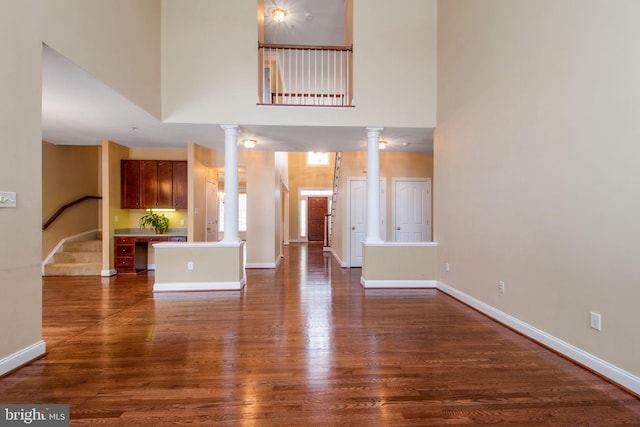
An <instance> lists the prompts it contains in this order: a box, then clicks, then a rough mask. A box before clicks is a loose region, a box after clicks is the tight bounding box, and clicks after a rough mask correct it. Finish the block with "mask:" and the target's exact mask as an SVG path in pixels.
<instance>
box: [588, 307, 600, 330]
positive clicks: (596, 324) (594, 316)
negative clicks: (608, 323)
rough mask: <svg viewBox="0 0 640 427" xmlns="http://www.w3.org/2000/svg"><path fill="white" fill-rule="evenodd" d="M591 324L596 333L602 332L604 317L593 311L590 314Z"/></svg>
mask: <svg viewBox="0 0 640 427" xmlns="http://www.w3.org/2000/svg"><path fill="white" fill-rule="evenodd" d="M589 324H590V325H591V327H592V328H593V329H595V330H596V331H600V330H602V316H600V314H599V313H594V312H593V311H592V312H591V313H589Z"/></svg>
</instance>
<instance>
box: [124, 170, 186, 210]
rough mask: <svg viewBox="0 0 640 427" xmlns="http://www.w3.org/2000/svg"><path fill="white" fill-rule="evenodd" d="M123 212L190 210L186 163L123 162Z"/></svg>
mask: <svg viewBox="0 0 640 427" xmlns="http://www.w3.org/2000/svg"><path fill="white" fill-rule="evenodd" d="M120 200H121V202H120V207H121V208H122V209H159V208H169V209H170V208H173V209H187V162H186V161H173V160H122V161H121V199H120Z"/></svg>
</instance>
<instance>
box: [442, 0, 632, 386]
mask: <svg viewBox="0 0 640 427" xmlns="http://www.w3.org/2000/svg"><path fill="white" fill-rule="evenodd" d="M637 16H640V3H638V2H636V1H616V2H601V1H595V0H585V1H580V2H577V1H563V2H557V1H535V2H534V1H531V2H513V1H507V0H492V1H489V0H487V1H475V2H473V1H456V0H446V1H440V2H439V3H438V27H439V30H438V51H439V55H438V129H437V131H436V140H435V181H434V182H435V191H434V194H435V204H434V205H435V240H437V241H438V242H439V251H438V254H439V256H438V261H437V271H438V279H439V280H440V281H441V282H443V283H445V284H446V285H448V286H450V287H452V288H455V289H456V290H458V291H460V292H463V293H465V294H467V295H468V296H470V297H472V298H475V299H477V300H478V301H480V302H481V303H484V304H488V305H489V306H491V307H493V308H495V309H497V310H500V311H502V312H504V313H506V314H508V315H510V316H513V317H514V318H517V319H519V321H521V322H525V323H526V324H528V325H531V326H533V327H534V328H537V329H538V330H540V331H544V332H545V333H547V334H549V335H552V336H553V337H556V338H557V339H560V340H562V341H564V342H566V343H568V344H570V345H572V346H575V347H576V348H578V349H581V350H582V351H584V352H587V353H589V354H591V355H593V356H595V357H597V358H599V359H601V360H604V361H606V362H608V363H610V364H612V365H614V366H617V367H618V368H621V369H622V370H625V371H627V372H628V373H631V374H632V375H635V376H636V378H637V377H638V376H640V340H638V339H637V335H638V331H637V312H638V308H637V305H638V301H640V286H638V284H639V283H640V269H638V266H637V260H638V259H640V247H639V246H638V244H637V232H636V230H637V229H638V218H640V198H638V197H637V195H638V188H640V174H638V172H637V170H638V168H637V159H638V158H640V145H639V144H638V141H640V128H639V127H638V117H637V112H638V111H640V80H639V79H638V76H639V75H640V46H639V45H638V43H637V42H636V41H637V40H638V39H640V27H639V26H638V25H637V19H636V17H637ZM445 262H446V263H449V264H450V268H451V269H450V272H448V273H446V272H445V271H444V263H445ZM499 280H502V281H504V282H505V285H506V292H505V293H504V294H501V293H499V292H498V281H499ZM591 311H593V312H597V313H600V314H601V315H602V322H603V323H602V324H603V326H602V331H600V332H598V331H596V330H594V329H591V328H590V327H589V313H590V312H591Z"/></svg>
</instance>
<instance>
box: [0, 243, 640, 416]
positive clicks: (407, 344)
mask: <svg viewBox="0 0 640 427" xmlns="http://www.w3.org/2000/svg"><path fill="white" fill-rule="evenodd" d="M359 280H360V269H344V268H340V266H339V265H338V264H337V263H336V262H335V260H334V259H333V258H332V257H331V256H330V255H328V254H327V253H325V252H323V250H322V244H321V243H319V244H315V243H311V244H292V245H290V246H286V247H285V257H284V259H283V260H282V263H281V264H280V266H279V267H278V268H277V269H274V270H269V269H265V270H247V287H246V288H245V290H244V291H242V292H210V293H166V294H156V295H153V294H152V292H151V289H152V286H153V274H152V273H149V275H138V276H123V275H121V276H116V277H112V278H108V279H100V278H93V277H78V278H63V277H47V278H43V306H44V307H43V338H44V340H45V341H46V343H47V348H48V354H47V356H45V357H43V358H42V359H40V360H37V361H35V362H34V363H32V364H31V365H28V366H26V367H24V368H22V369H20V370H17V371H15V372H14V373H12V374H10V375H7V376H5V377H3V378H2V379H0V403H61V404H62V403H64V404H70V405H71V425H91V426H95V425H104V426H144V425H154V426H159V425H185V424H189V425H218V424H219V425H228V426H249V425H251V426H253V425H274V426H319V425H356V426H372V425H376V426H380V425H389V426H425V425H481V424H494V425H507V424H511V425H517V426H572V425H573V426H578V425H580V426H584V425H597V426H614V425H621V424H626V425H640V400H638V399H637V398H635V397H633V396H632V395H630V394H627V393H625V392H623V391H621V390H620V389H618V388H616V387H615V386H613V385H611V384H609V383H607V382H606V381H604V380H602V379H601V378H599V377H598V376H596V375H593V374H591V373H589V372H587V371H585V370H583V369H581V368H580V367H578V366H575V365H574V364H572V363H570V362H568V361H566V360H565V359H563V358H561V357H559V356H557V355H556V354H554V353H552V352H550V351H547V350H545V349H544V348H542V347H540V346H538V345H536V344H534V343H532V342H531V341H529V340H527V339H525V338H523V337H522V336H520V335H518V334H516V333H514V332H512V331H510V330H508V329H506V328H504V327H503V326H501V325H499V324H497V323H495V322H493V321H492V320H490V319H488V318H486V317H485V316H483V315H481V314H479V313H477V312H475V311H473V310H471V309H469V308H468V307H467V306H465V305H463V304H461V303H459V302H458V301H456V300H454V299H452V298H450V297H448V296H446V295H444V294H442V293H439V292H438V291H435V290H393V291H386V290H367V291H365V290H364V289H363V288H362V287H361V286H360V284H359Z"/></svg>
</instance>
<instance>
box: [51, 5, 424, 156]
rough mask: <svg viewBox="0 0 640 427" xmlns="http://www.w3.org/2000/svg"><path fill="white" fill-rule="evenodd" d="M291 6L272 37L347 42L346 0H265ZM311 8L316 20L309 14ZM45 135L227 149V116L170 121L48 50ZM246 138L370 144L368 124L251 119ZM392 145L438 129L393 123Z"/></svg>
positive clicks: (420, 140)
mask: <svg viewBox="0 0 640 427" xmlns="http://www.w3.org/2000/svg"><path fill="white" fill-rule="evenodd" d="M275 5H277V6H278V7H281V8H283V9H285V10H286V11H287V19H286V21H285V22H284V23H283V24H285V25H286V27H275V26H274V25H273V24H274V23H273V21H271V20H269V19H266V20H265V39H266V41H267V42H270V43H282V44H289V43H293V41H294V40H295V43H296V44H315V45H344V36H345V31H346V30H345V24H344V21H345V19H344V0H265V14H269V16H270V13H271V10H272V9H273V8H274V7H275ZM307 14H310V17H311V19H308V18H307ZM42 73H43V77H42V79H43V88H42V139H43V140H45V141H48V142H51V143H54V144H61V145H99V144H100V143H101V142H102V141H103V140H104V139H109V140H111V141H115V142H117V143H119V144H121V145H124V146H127V147H130V148H143V147H149V148H151V147H153V148H184V147H186V145H187V143H188V142H196V143H198V144H199V145H202V146H204V147H207V148H211V149H223V148H224V132H223V131H222V129H221V128H220V124H219V123H211V124H176V123H163V122H162V121H160V120H158V119H157V118H155V117H153V116H152V115H150V114H149V113H147V112H146V111H145V110H143V109H142V108H140V107H138V106H137V105H135V104H133V103H132V102H130V101H129V100H128V99H126V98H125V97H123V96H122V95H120V94H118V93H117V92H115V91H114V90H112V89H111V88H109V87H108V86H106V85H105V84H103V83H102V82H100V81H99V80H97V79H96V78H94V77H93V76H92V75H90V74H89V73H87V72H86V71H85V70H83V69H81V68H80V67H78V66H77V65H76V64H74V63H73V62H71V61H69V60H68V59H67V58H65V57H64V56H62V55H60V54H59V53H57V52H56V51H54V50H53V49H51V48H49V47H47V46H45V47H44V51H43V71H42ZM239 125H240V129H239V139H240V140H241V139H244V138H251V139H256V140H257V141H258V146H257V147H256V149H259V150H270V151H364V150H366V131H365V128H364V127H309V126H307V127H305V126H250V125H243V124H241V123H240V124H239ZM381 137H382V139H385V140H387V141H388V142H389V144H388V150H389V151H432V150H433V129H431V128H385V129H384V131H383V132H382V135H381Z"/></svg>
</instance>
